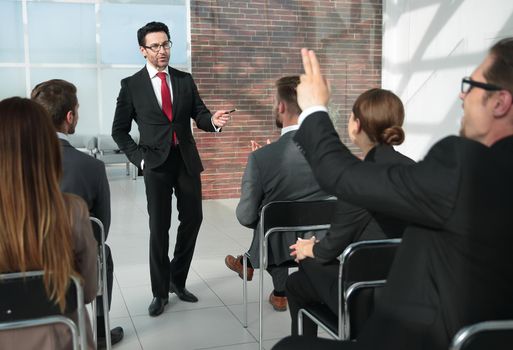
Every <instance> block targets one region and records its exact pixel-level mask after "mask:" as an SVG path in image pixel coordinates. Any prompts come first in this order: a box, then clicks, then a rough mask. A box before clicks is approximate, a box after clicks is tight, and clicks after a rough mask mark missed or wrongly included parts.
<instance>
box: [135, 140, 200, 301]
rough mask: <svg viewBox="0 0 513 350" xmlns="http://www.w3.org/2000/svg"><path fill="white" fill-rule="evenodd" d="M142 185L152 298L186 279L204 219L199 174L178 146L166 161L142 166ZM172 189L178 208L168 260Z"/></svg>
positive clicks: (182, 285) (181, 285)
mask: <svg viewBox="0 0 513 350" xmlns="http://www.w3.org/2000/svg"><path fill="white" fill-rule="evenodd" d="M143 174H144V184H145V186H146V199H147V202H148V214H149V217H150V277H151V289H152V293H153V296H154V297H161V298H167V297H168V293H169V282H170V281H171V282H173V283H174V284H175V286H177V287H178V288H182V287H185V281H186V279H187V275H188V273H189V268H190V265H191V261H192V256H193V254H194V248H195V246H196V239H197V237H198V232H199V229H200V226H201V222H202V220H203V211H202V204H201V199H202V198H201V178H200V174H199V173H198V174H196V175H190V174H189V173H188V172H187V169H186V168H185V164H184V162H183V159H182V156H181V154H180V150H179V146H177V147H173V148H171V150H170V153H169V156H168V158H167V159H166V161H165V162H164V163H163V164H162V165H160V166H158V167H156V168H154V169H149V168H148V169H144V170H143ZM173 191H174V193H175V196H176V200H177V203H176V206H177V209H178V220H179V221H180V224H179V225H178V229H177V235H176V243H175V249H174V254H173V259H172V261H170V260H169V229H170V227H171V204H172V195H173Z"/></svg>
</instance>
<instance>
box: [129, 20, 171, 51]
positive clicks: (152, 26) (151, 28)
mask: <svg viewBox="0 0 513 350" xmlns="http://www.w3.org/2000/svg"><path fill="white" fill-rule="evenodd" d="M157 32H164V33H166V35H167V39H168V40H169V39H170V38H171V37H170V35H169V28H168V27H167V26H166V25H165V24H164V23H161V22H150V23H147V24H146V25H145V26H144V27H142V28H139V30H138V31H137V41H138V42H139V46H145V45H146V42H145V38H146V34H149V33H157Z"/></svg>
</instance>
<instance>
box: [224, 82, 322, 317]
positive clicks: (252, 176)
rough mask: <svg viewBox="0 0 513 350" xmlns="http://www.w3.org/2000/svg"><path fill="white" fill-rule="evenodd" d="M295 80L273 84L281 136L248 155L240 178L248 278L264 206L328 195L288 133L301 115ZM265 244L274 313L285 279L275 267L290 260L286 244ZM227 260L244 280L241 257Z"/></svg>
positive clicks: (281, 304) (281, 307) (280, 306)
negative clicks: (248, 236) (249, 232)
mask: <svg viewBox="0 0 513 350" xmlns="http://www.w3.org/2000/svg"><path fill="white" fill-rule="evenodd" d="M298 83H299V77H298V76H291V77H283V78H281V79H279V80H278V81H277V82H276V96H275V102H274V106H273V114H274V117H275V119H276V125H277V126H278V128H280V129H281V137H280V138H279V139H278V141H276V142H273V143H270V144H268V145H266V146H264V147H261V148H259V149H256V150H254V152H252V153H250V155H249V157H248V164H247V166H246V170H245V171H244V175H243V177H242V186H241V196H240V202H239V204H238V206H237V210H236V214H237V219H238V220H239V222H240V223H241V224H242V225H244V226H246V227H249V228H252V229H254V231H253V232H254V233H253V241H252V243H251V248H250V249H249V255H250V259H249V264H248V265H251V266H250V267H248V280H251V279H252V276H253V268H257V267H259V265H260V262H259V261H258V260H259V239H258V227H257V225H258V222H259V214H260V210H261V209H262V207H263V206H264V205H266V204H267V203H269V202H272V201H285V200H297V201H300V200H316V199H322V198H326V197H327V195H326V194H325V193H324V192H322V191H321V190H320V188H319V185H318V184H317V181H315V179H314V178H313V174H312V171H311V169H310V167H309V166H308V164H307V163H306V160H305V158H304V157H303V156H302V155H301V152H299V150H298V148H297V147H296V145H295V144H294V143H293V142H292V137H293V136H294V135H295V133H296V130H297V128H298V124H297V118H298V116H299V114H300V113H301V109H300V108H299V106H298V104H297V97H296V96H297V95H296V87H297V84H298ZM253 145H254V144H253ZM254 148H258V146H256V147H254ZM294 237H295V234H294ZM271 238H272V237H271ZM269 246H270V248H271V249H270V255H269V259H268V262H269V263H268V265H269V267H268V268H267V271H268V272H269V273H270V274H271V276H272V279H273V284H274V291H273V292H272V293H271V295H270V296H269V302H270V303H271V304H272V306H273V308H274V309H275V310H276V311H286V310H287V298H286V297H285V282H286V279H287V276H288V268H287V267H279V266H277V265H280V264H281V263H283V262H285V261H288V260H291V258H290V254H289V252H288V244H280V242H278V240H271V241H270V242H269ZM280 247H281V249H280ZM225 263H226V266H228V268H230V269H231V270H233V271H235V272H237V273H238V274H239V276H240V277H241V278H242V275H243V267H242V255H241V256H238V257H234V256H231V255H228V256H226V258H225Z"/></svg>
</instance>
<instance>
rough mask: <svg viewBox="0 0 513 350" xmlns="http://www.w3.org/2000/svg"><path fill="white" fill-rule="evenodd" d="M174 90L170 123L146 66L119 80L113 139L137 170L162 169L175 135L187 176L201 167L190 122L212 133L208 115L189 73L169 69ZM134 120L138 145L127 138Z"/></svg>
mask: <svg viewBox="0 0 513 350" xmlns="http://www.w3.org/2000/svg"><path fill="white" fill-rule="evenodd" d="M169 73H170V78H171V85H172V88H173V121H172V122H171V123H170V122H169V120H168V119H167V117H166V115H165V114H164V112H163V111H162V109H161V108H160V106H159V104H158V101H157V97H156V96H155V92H154V90H153V86H152V85H151V79H150V76H149V74H148V70H147V69H146V66H145V67H143V68H142V69H141V70H140V71H139V72H137V73H135V74H134V75H132V76H131V77H128V78H125V79H123V80H121V90H120V91H119V96H118V100H117V104H116V112H115V114H114V121H113V124H112V137H113V138H114V141H116V143H117V144H118V146H119V148H120V149H121V150H122V151H123V152H125V153H126V155H127V157H128V159H130V161H131V162H132V163H134V164H135V165H136V166H137V167H140V166H141V160H142V159H144V167H148V168H150V169H152V168H156V167H158V166H159V165H161V164H162V163H163V162H164V161H165V160H166V159H167V157H168V155H169V150H170V149H171V146H172V133H173V132H176V136H177V138H178V142H179V144H180V147H179V149H180V153H181V154H182V158H183V161H184V163H185V167H186V168H187V172H188V173H189V174H190V175H198V174H199V173H200V172H201V171H203V166H202V164H201V160H200V157H199V154H198V150H197V148H196V142H195V140H194V137H193V136H192V130H191V124H190V123H191V118H192V119H194V120H195V121H196V125H197V127H198V128H200V129H202V130H205V131H215V129H214V126H213V125H212V122H211V113H210V111H209V110H208V109H207V107H206V106H205V104H204V103H203V101H202V100H201V98H200V96H199V93H198V89H197V87H196V84H195V83H194V80H193V79H192V76H191V75H190V74H189V73H185V72H181V71H179V70H176V69H174V68H171V67H169ZM132 120H134V121H135V122H136V123H137V125H138V127H139V133H140V142H139V145H137V144H136V143H135V141H134V140H133V139H132V137H131V136H130V135H129V131H130V129H131V127H132Z"/></svg>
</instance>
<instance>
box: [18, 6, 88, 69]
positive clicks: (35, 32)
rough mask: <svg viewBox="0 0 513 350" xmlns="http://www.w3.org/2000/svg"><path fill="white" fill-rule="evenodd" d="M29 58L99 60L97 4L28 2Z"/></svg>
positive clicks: (65, 61)
mask: <svg viewBox="0 0 513 350" xmlns="http://www.w3.org/2000/svg"><path fill="white" fill-rule="evenodd" d="M27 6H28V7H27V11H28V27H29V46H30V60H31V61H32V62H35V63H96V17H95V13H94V4H65V3H55V2H28V3H27Z"/></svg>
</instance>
